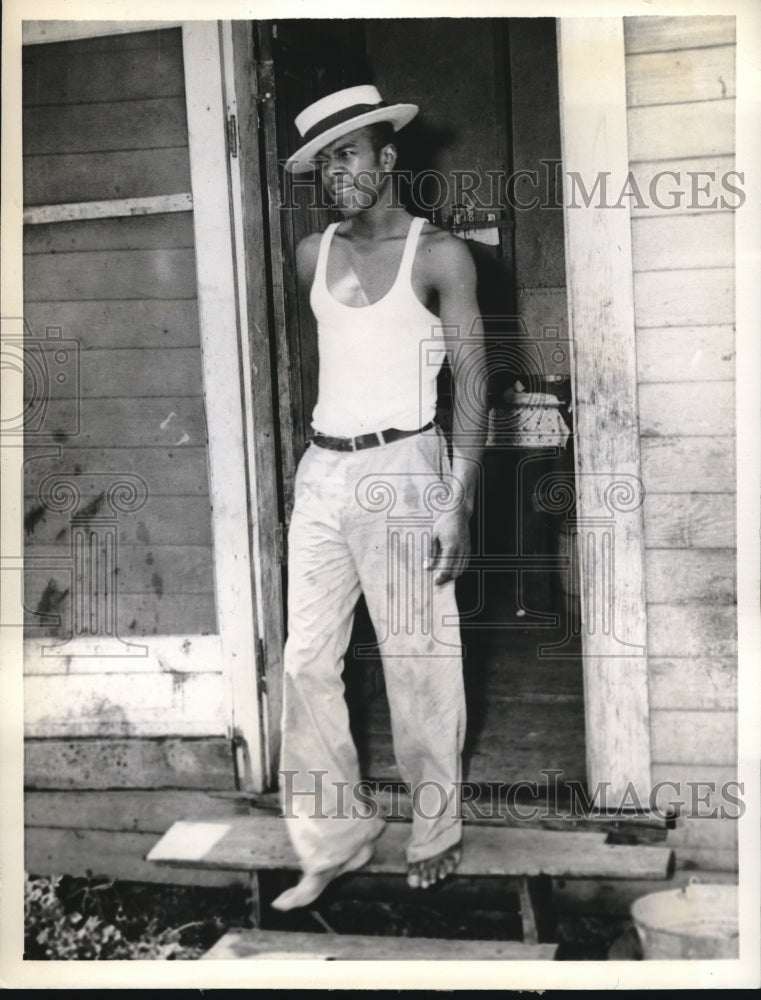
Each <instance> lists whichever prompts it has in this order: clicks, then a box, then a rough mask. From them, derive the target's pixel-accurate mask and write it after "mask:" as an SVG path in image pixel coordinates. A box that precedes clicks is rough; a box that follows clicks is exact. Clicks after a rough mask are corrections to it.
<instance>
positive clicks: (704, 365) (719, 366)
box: [637, 325, 735, 409]
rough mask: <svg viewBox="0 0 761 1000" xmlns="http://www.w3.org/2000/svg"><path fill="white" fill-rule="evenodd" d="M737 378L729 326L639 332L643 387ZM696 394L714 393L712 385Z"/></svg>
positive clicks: (639, 363) (657, 328)
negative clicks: (648, 384) (645, 385)
mask: <svg viewBox="0 0 761 1000" xmlns="http://www.w3.org/2000/svg"><path fill="white" fill-rule="evenodd" d="M734 375H735V333H734V329H733V328H732V327H731V326H729V325H726V326H686V327H655V328H650V329H641V330H638V331H637V378H638V380H639V384H640V387H641V386H642V385H643V384H645V383H657V382H682V383H685V382H724V381H731V380H732V379H734ZM640 391H641V389H640ZM696 391H698V392H700V393H709V392H710V391H711V390H710V386H701V387H697V389H696ZM696 409H697V407H696Z"/></svg>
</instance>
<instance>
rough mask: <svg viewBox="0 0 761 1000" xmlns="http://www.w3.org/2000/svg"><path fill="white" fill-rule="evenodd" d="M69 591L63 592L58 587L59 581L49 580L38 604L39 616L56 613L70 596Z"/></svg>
mask: <svg viewBox="0 0 761 1000" xmlns="http://www.w3.org/2000/svg"><path fill="white" fill-rule="evenodd" d="M68 593H69V590H68V588H67V589H66V590H61V589H60V588H59V586H58V581H57V580H54V579H52V578H51V579H50V580H48V584H47V586H46V587H45V589H44V590H43V592H42V594H41V596H40V599H39V601H38V602H37V608H36V611H37V614H40V615H49V614H52V613H53V612H55V611H56V610H57V609H58V608H59V607H60V605H61V602H62V601H63V600H64V599H65V598H66V596H67V595H68Z"/></svg>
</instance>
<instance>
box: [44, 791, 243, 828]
mask: <svg viewBox="0 0 761 1000" xmlns="http://www.w3.org/2000/svg"><path fill="white" fill-rule="evenodd" d="M231 807H232V803H231V802H230V800H229V798H226V797H223V796H221V795H219V794H216V795H215V794H214V792H201V791H188V790H174V789H162V790H161V791H157V790H153V789H151V790H150V791H141V790H132V789H130V790H122V791H112V790H108V791H80V790H77V791H68V792H35V791H28V792H26V793H25V795H24V825H25V827H26V828H27V829H28V828H30V827H39V826H41V827H48V828H57V829H71V830H114V831H136V832H142V833H155V834H162V833H165V832H166V831H167V830H168V829H169V827H170V826H171V825H172V823H175V822H177V820H178V819H181V818H182V817H183V816H188V815H200V816H206V817H207V818H208V819H211V820H213V819H223V818H224V817H225V816H229V815H230V811H231ZM241 809H242V810H243V811H246V805H245V803H242V804H241Z"/></svg>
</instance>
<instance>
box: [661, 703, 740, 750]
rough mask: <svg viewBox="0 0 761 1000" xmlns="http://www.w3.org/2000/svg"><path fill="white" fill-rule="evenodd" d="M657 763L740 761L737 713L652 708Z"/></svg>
mask: <svg viewBox="0 0 761 1000" xmlns="http://www.w3.org/2000/svg"><path fill="white" fill-rule="evenodd" d="M650 724H651V729H652V744H653V762H654V763H659V764H660V763H666V762H668V763H671V762H674V763H680V762H685V763H690V764H732V763H734V762H735V761H736V760H737V713H736V712H725V711H718V710H717V711H713V712H706V711H700V710H697V709H690V710H684V711H672V710H669V709H653V711H652V712H651V719H650Z"/></svg>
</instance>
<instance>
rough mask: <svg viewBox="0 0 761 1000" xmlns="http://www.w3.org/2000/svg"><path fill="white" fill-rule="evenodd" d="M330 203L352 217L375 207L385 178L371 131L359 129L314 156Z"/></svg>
mask: <svg viewBox="0 0 761 1000" xmlns="http://www.w3.org/2000/svg"><path fill="white" fill-rule="evenodd" d="M315 163H316V167H317V170H318V171H319V172H320V176H321V179H322V184H323V187H324V189H325V193H326V194H327V196H328V198H329V199H330V202H331V204H332V205H333V206H334V207H335V208H337V209H339V211H341V212H344V213H347V212H349V213H351V214H352V215H354V214H356V213H357V212H361V211H363V210H365V209H368V208H370V207H371V206H372V205H374V204H375V203H376V201H377V199H378V192H379V189H380V187H381V184H382V182H383V179H384V178H385V177H386V171H384V169H383V167H382V165H381V163H380V160H379V157H378V154H377V153H376V152H375V149H374V148H373V143H372V139H371V137H370V132H369V130H368V129H366V128H361V129H357V130H356V131H355V132H350V133H349V134H348V135H344V136H341V138H340V139H336V140H335V141H334V142H331V143H329V144H328V145H327V146H325V148H324V149H321V150H320V152H319V153H318V154H317V156H316V157H315Z"/></svg>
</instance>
